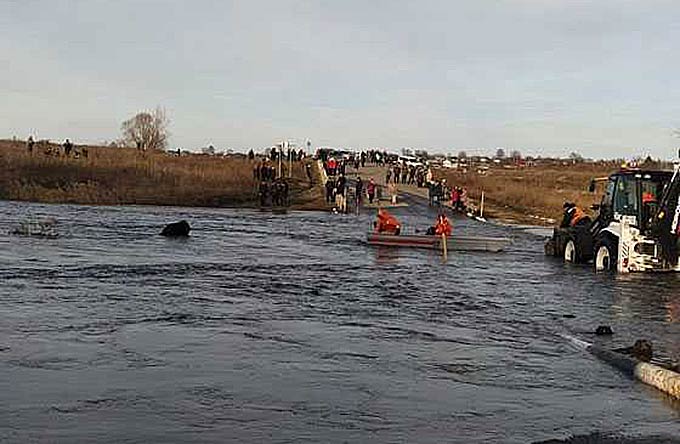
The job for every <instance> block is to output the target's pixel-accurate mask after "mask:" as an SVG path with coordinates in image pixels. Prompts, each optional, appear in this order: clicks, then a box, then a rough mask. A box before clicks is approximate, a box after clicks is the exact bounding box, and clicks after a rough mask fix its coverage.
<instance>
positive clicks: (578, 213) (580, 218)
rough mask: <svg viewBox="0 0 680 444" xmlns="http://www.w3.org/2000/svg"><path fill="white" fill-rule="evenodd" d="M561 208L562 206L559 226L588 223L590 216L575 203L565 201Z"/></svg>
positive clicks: (578, 225) (584, 224)
mask: <svg viewBox="0 0 680 444" xmlns="http://www.w3.org/2000/svg"><path fill="white" fill-rule="evenodd" d="M562 208H564V217H563V218H562V223H561V224H560V228H569V227H581V226H587V225H588V224H590V217H588V215H587V214H586V213H585V211H583V210H582V209H580V208H579V207H577V206H576V204H575V203H573V202H565V203H564V205H562Z"/></svg>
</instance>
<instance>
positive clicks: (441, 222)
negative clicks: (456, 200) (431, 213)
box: [434, 213, 453, 237]
mask: <svg viewBox="0 0 680 444" xmlns="http://www.w3.org/2000/svg"><path fill="white" fill-rule="evenodd" d="M452 230H453V227H452V226H451V222H449V218H448V217H446V214H444V213H441V214H440V215H439V216H437V223H436V224H435V226H434V234H436V235H439V236H441V235H442V234H443V235H445V236H447V237H448V236H451V231H452Z"/></svg>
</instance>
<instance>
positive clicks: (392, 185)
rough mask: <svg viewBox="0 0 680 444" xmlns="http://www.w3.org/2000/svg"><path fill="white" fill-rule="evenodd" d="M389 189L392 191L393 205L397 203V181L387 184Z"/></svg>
mask: <svg viewBox="0 0 680 444" xmlns="http://www.w3.org/2000/svg"><path fill="white" fill-rule="evenodd" d="M387 189H388V191H389V193H390V199H391V201H392V205H396V204H397V184H396V183H395V182H390V184H389V185H388V186H387Z"/></svg>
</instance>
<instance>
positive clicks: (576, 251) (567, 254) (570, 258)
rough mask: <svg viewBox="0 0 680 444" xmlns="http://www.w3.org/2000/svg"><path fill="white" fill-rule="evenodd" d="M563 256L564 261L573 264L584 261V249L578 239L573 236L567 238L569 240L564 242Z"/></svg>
mask: <svg viewBox="0 0 680 444" xmlns="http://www.w3.org/2000/svg"><path fill="white" fill-rule="evenodd" d="M562 257H563V258H564V262H570V263H572V264H582V263H583V262H584V259H583V250H582V249H581V244H580V243H579V242H578V241H577V239H575V238H573V237H572V238H569V239H567V242H566V243H565V244H564V250H563V251H562Z"/></svg>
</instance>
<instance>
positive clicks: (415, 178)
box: [385, 162, 432, 188]
mask: <svg viewBox="0 0 680 444" xmlns="http://www.w3.org/2000/svg"><path fill="white" fill-rule="evenodd" d="M431 181H432V170H430V169H429V168H426V167H425V166H423V165H408V164H406V163H405V162H394V163H393V164H392V165H391V166H390V167H389V168H388V169H387V172H386V173H385V183H386V184H388V185H389V184H390V183H394V184H399V183H400V184H402V185H416V186H417V187H418V188H423V187H425V186H426V184H427V183H429V182H431Z"/></svg>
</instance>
